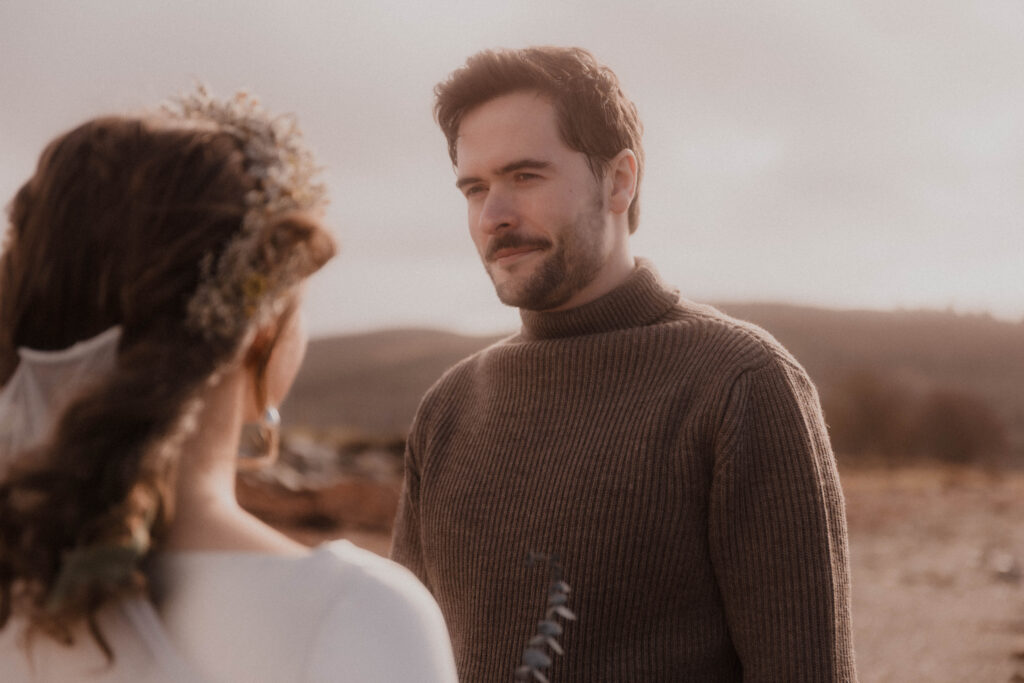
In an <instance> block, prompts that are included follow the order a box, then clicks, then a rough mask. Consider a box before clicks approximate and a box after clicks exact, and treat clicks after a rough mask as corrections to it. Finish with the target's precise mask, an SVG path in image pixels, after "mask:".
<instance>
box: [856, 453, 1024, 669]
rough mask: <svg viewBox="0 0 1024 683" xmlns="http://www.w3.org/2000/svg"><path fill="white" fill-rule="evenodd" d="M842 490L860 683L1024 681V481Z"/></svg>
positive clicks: (913, 480) (976, 476) (859, 478)
mask: <svg viewBox="0 0 1024 683" xmlns="http://www.w3.org/2000/svg"><path fill="white" fill-rule="evenodd" d="M842 479H843V488H844V490H845V492H846V502H847V520H848V523H849V529H850V555H851V560H852V574H853V616H854V630H855V633H854V644H855V647H856V653H857V668H858V671H859V674H860V680H861V681H862V682H863V683H890V682H891V683H896V682H897V681H898V682H900V683H903V682H907V681H928V682H934V683H947V682H948V683H975V682H978V683H1007V682H1011V681H1012V682H1021V681H1024V578H1022V567H1024V475H1021V474H1015V475H1012V476H1011V475H986V474H983V473H977V472H963V471H956V470H948V469H908V470H872V471H857V470H853V471H849V472H845V473H844V474H843V477H842Z"/></svg>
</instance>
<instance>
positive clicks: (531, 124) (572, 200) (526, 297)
mask: <svg viewBox="0 0 1024 683" xmlns="http://www.w3.org/2000/svg"><path fill="white" fill-rule="evenodd" d="M456 155H457V158H458V164H457V167H456V173H457V175H458V180H457V183H456V184H457V186H458V187H459V189H460V190H461V191H462V193H463V194H464V195H465V197H466V201H467V203H468V209H469V232H470V235H471V236H472V238H473V242H474V243H475V244H476V248H477V252H479V254H480V258H481V259H482V260H483V263H484V267H485V268H486V269H487V273H488V274H489V275H490V276H491V280H492V281H493V282H494V288H495V290H496V291H497V293H498V298H499V299H501V301H502V302H503V303H505V304H508V305H509V306H516V307H518V308H525V309H530V310H539V311H543V310H561V309H567V308H572V307H574V306H577V305H579V304H580V303H584V302H585V301H586V300H589V299H588V296H587V287H588V285H590V284H591V283H593V282H594V281H595V279H596V278H597V277H598V276H599V275H600V274H601V272H602V270H603V269H605V268H606V267H607V264H608V262H609V258H610V255H611V253H612V252H613V250H614V249H615V248H616V245H615V243H614V240H613V239H612V236H611V233H612V230H611V228H610V227H609V223H608V219H607V216H608V212H607V210H606V207H605V197H604V192H605V191H604V183H603V182H602V181H600V180H598V179H597V178H595V176H594V174H593V172H592V171H591V170H590V166H589V165H588V164H587V158H586V156H585V155H584V154H582V153H581V152H577V151H575V150H572V149H570V148H569V147H568V146H566V144H565V143H564V142H563V141H562V138H561V135H560V134H559V132H558V122H557V115H556V112H555V108H554V107H553V106H552V104H551V103H550V102H549V101H548V100H547V99H546V98H544V97H543V96H541V95H538V94H536V93H532V92H518V93H512V94H509V95H503V96H501V97H498V98H495V99H493V100H490V101H488V102H485V103H484V104H482V105H480V106H479V107H477V108H476V109H472V110H470V111H469V113H467V114H466V115H465V117H464V118H463V120H462V123H461V125H460V126H459V135H458V139H457V140H456Z"/></svg>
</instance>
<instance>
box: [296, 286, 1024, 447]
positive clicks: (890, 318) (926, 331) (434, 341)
mask: <svg viewBox="0 0 1024 683" xmlns="http://www.w3.org/2000/svg"><path fill="white" fill-rule="evenodd" d="M719 307H720V308H721V309H722V310H723V311H725V312H727V313H728V314H729V315H733V316H735V317H737V318H742V319H744V320H749V321H750V322H753V323H755V324H757V325H760V326H761V327H763V328H765V329H766V330H768V331H769V332H770V333H772V334H773V335H774V336H775V337H776V338H777V339H778V340H779V341H781V342H782V343H783V344H784V345H785V346H786V347H787V348H789V350H790V351H791V352H792V353H793V354H794V355H795V356H796V357H797V359H798V360H799V361H800V362H801V363H802V364H803V365H804V367H805V368H806V369H807V371H808V372H809V373H810V374H811V376H812V377H813V378H814V380H815V382H816V383H817V384H818V387H819V390H820V391H821V393H822V395H823V396H826V395H827V394H828V392H829V391H831V390H832V389H833V388H834V387H835V386H837V384H839V383H841V382H842V381H843V380H844V378H846V377H848V376H849V375H850V374H851V373H855V372H861V371H865V370H868V371H871V372H873V373H876V374H877V375H879V376H882V377H888V378H892V379H894V380H898V381H899V382H900V383H901V384H903V385H906V386H910V387H915V388H917V389H920V390H921V391H928V390H934V389H950V390H955V391H959V392H965V393H969V394H971V395H974V396H977V397H979V398H981V399H983V400H985V401H986V402H987V403H988V404H990V405H991V406H992V407H993V408H994V409H995V410H996V411H997V413H998V414H999V415H1000V417H1001V418H1002V419H1003V420H1004V421H1005V422H1006V423H1007V425H1008V426H1009V427H1010V431H1011V435H1012V437H1013V440H1014V442H1015V443H1017V444H1024V324H1021V323H1007V322H1002V321H999V320H995V319H993V318H990V317H988V316H978V315H968V316H964V315H957V314H954V313H948V312H934V311H894V312H877V311H837V310H828V309H817V308H807V307H799V306H788V305H779V304H737V303H732V304H722V305H720V306H719ZM497 339H498V337H468V336H463V335H458V334H453V333H448V332H440V331H434V330H419V329H417V330H409V329H396V330H386V331H381V332H373V333H369V334H360V335H352V336H340V337H332V338H326V339H318V340H314V341H313V342H312V343H311V344H310V348H309V351H308V354H307V357H306V362H305V364H304V366H303V369H302V371H301V373H300V375H299V377H298V379H297V381H296V384H295V387H294V389H293V391H292V396H291V397H290V398H289V400H288V402H287V403H286V404H285V406H284V408H283V412H284V415H285V418H286V419H287V420H288V421H289V422H290V423H292V424H306V425H309V426H313V427H321V428H323V427H331V426H340V425H344V426H350V427H355V428H357V429H360V430H364V431H367V432H371V433H392V434H393V433H396V432H397V433H404V432H405V431H406V430H407V429H408V426H409V422H410V421H411V420H412V417H413V414H414V413H415V410H416V406H417V405H418V403H419V399H420V397H421V396H422V395H423V392H424V391H426V390H427V388H429V387H430V385H431V384H432V383H433V382H434V381H435V380H436V379H437V378H438V377H440V375H441V374H442V373H443V372H444V371H445V369H447V368H448V367H450V366H451V365H453V364H454V363H455V362H457V361H458V360H460V359H461V358H463V357H465V356H467V355H469V354H471V353H473V352H474V351H477V350H478V349H482V348H484V347H485V346H488V345H489V344H491V343H493V342H495V341H497Z"/></svg>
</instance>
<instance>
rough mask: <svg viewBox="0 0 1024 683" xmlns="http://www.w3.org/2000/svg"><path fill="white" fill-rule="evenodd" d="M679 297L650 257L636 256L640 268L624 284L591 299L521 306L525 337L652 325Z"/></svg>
mask: <svg viewBox="0 0 1024 683" xmlns="http://www.w3.org/2000/svg"><path fill="white" fill-rule="evenodd" d="M678 300H679V293H678V292H677V291H676V290H674V289H669V288H668V287H666V286H665V284H664V283H662V281H661V278H660V277H659V276H658V272H657V271H656V270H655V269H654V266H653V265H652V264H651V262H650V261H648V260H647V259H642V258H638V259H636V268H635V269H634V270H633V272H632V273H631V274H630V275H629V277H628V278H626V281H625V282H623V283H622V284H621V285H619V286H618V287H616V288H615V289H613V290H612V291H610V292H608V293H607V294H605V295H604V296H601V297H599V298H597V299H595V300H593V301H591V302H589V303H586V304H583V305H582V306H577V307H576V308H570V309H568V310H565V311H528V310H525V309H520V311H519V315H520V317H521V318H522V320H523V332H522V333H523V337H524V338H526V339H556V338H559V337H578V336H583V335H587V334H598V333H601V332H611V331H613V330H623V329H628V328H631V327H641V326H643V325H649V324H651V323H653V322H654V321H656V320H658V319H659V318H661V317H662V316H663V315H665V313H667V312H668V310H669V309H670V308H672V306H674V305H675V304H676V302H677V301H678Z"/></svg>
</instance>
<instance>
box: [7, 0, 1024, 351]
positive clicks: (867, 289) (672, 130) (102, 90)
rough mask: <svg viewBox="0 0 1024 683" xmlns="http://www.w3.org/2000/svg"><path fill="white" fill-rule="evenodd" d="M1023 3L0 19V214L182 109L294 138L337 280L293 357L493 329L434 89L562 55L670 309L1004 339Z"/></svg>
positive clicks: (1015, 226)
mask: <svg viewBox="0 0 1024 683" xmlns="http://www.w3.org/2000/svg"><path fill="white" fill-rule="evenodd" d="M1022 36H1024V2H1021V0H972V1H970V2H968V1H965V0H865V1H859V2H820V1H810V0H808V1H806V2H805V1H802V0H761V1H759V2H750V1H749V0H745V1H743V2H739V1H723V0H706V1H703V2H686V1H685V0H675V1H673V2H668V1H644V0H635V1H634V2H628V3H627V2H624V1H622V0H620V1H619V2H615V3H605V2H599V1H595V0H586V1H584V0H580V1H568V0H533V1H528V2H503V3H489V2H485V1H484V0H475V1H466V2H463V1H457V0H433V1H431V2H423V1H417V2H412V1H407V2H397V1H387V0H375V1H373V2H355V1H353V0H346V1H337V0H331V1H321V2H301V1H299V0H292V1H290V2H283V1H274V0H250V1H247V2H243V1H240V0H237V1H233V2H226V1H220V2H214V1H209V0H203V1H198V0H191V1H185V0H173V1H167V2H158V1H155V0H152V1H151V0H102V1H101V0H79V1H72V0H68V1H66V2H53V1H46V0H0V98H2V102H0V197H2V200H3V202H6V201H7V200H8V199H9V198H10V197H11V196H12V195H13V194H14V192H15V190H16V189H17V187H18V186H19V185H20V184H21V182H23V181H24V180H25V179H26V178H27V177H28V176H29V175H30V173H31V172H32V169H33V167H34V165H35V161H36V158H37V156H38V154H39V151H40V150H41V149H42V147H43V146H44V145H45V144H46V142H47V141H48V140H49V139H51V138H52V137H53V136H54V135H56V134H57V133H59V132H61V131H63V130H65V129H67V128H69V127H71V126H73V125H75V124H77V123H79V122H81V121H82V120H84V119H86V118H88V117H90V116H94V115H97V114H102V113H110V112H119V111H131V110H135V109H138V108H140V107H144V106H148V105H152V104H154V103H157V102H159V101H160V100H162V99H163V98H164V97H166V96H167V95H170V94H173V93H176V92H181V91H185V90H189V89H190V88H191V86H192V84H193V83H194V82H195V81H196V80H202V81H204V82H206V83H208V84H209V85H210V86H211V87H212V89H213V90H214V91H215V92H218V93H220V94H226V93H230V92H231V91H233V90H235V89H237V88H239V87H244V88H247V89H250V90H251V91H252V92H254V93H256V94H257V95H259V96H260V97H261V98H262V99H263V100H264V102H265V103H266V104H267V106H268V107H269V108H271V109H272V110H275V111H294V112H296V113H297V114H298V116H299V119H300V121H301V122H302V125H303V128H304V129H305V131H306V135H307V138H308V139H309V141H310V144H311V145H312V146H313V148H314V149H315V150H316V151H317V153H318V157H319V159H320V160H321V162H322V163H323V164H325V165H326V166H327V168H328V173H327V181H328V184H329V187H330V191H331V195H332V200H333V201H332V206H331V209H330V213H329V222H330V224H331V226H332V228H333V229H334V231H335V233H336V235H337V236H338V238H339V240H340V242H341V243H342V245H343V252H342V254H341V255H340V257H339V258H338V259H336V260H335V261H334V262H332V263H331V264H330V265H329V266H328V267H327V269H326V270H325V271H324V272H323V273H322V274H320V275H318V276H317V277H316V278H315V279H314V281H313V283H312V287H311V290H310V296H309V301H308V306H307V311H308V314H309V317H310V322H311V328H312V330H313V332H314V333H317V334H325V333H330V332H351V331H358V330H367V329H373V328H379V327H398V326H430V327H446V328H454V329H457V330H461V331H467V332H493V331H498V330H507V329H512V328H514V327H516V326H517V324H518V317H517V315H516V313H515V311H514V310H512V309H507V308H505V307H503V306H502V305H501V304H500V303H499V302H498V301H497V299H496V298H495V296H494V293H493V290H492V288H491V285H490V282H489V280H488V279H487V278H486V275H484V272H483V268H482V266H481V265H480V264H479V261H478V259H477V256H476V253H475V251H474V249H473V247H472V244H471V242H470V240H469V237H468V233H467V230H466V223H465V206H464V200H463V199H462V197H461V196H460V195H459V194H458V192H457V191H456V190H455V189H454V186H453V180H454V176H453V172H452V169H451V166H450V164H449V162H448V159H447V154H446V150H445V144H444V140H443V137H442V136H441V134H440V132H439V131H438V130H437V129H436V126H435V125H434V123H433V120H432V118H431V104H432V89H433V86H434V84H435V83H436V82H437V81H439V80H441V79H443V78H444V77H445V76H446V75H447V73H448V72H449V71H451V70H452V69H454V68H455V67H457V66H459V65H460V64H461V63H462V62H463V61H464V60H465V58H466V57H467V56H468V55H469V54H471V53H473V52H475V51H477V50H479V49H483V48H487V47H522V46H528V45H537V44H562V45H569V44H572V45H581V46H583V47H586V48H588V49H590V50H591V51H592V52H594V54H595V55H597V57H598V58H599V59H600V60H602V61H603V62H605V63H606V64H608V65H609V66H611V67H612V68H613V69H614V70H615V71H616V72H617V73H618V75H619V77H620V80H621V81H622V83H623V86H624V88H625V89H626V91H627V92H628V93H629V94H630V96H631V97H632V98H633V99H634V101H635V102H636V103H637V106H638V107H639V110H640V114H641V117H642V118H643V120H644V124H645V129H646V133H645V149H646V153H647V167H646V171H645V180H644V185H643V188H642V189H643V192H642V197H643V204H642V216H641V224H640V229H639V231H638V232H637V234H636V235H634V237H633V242H634V244H633V248H634V252H635V253H637V254H639V255H645V256H650V257H652V258H653V259H654V261H655V263H656V265H657V266H658V268H659V270H660V271H661V273H662V276H663V277H664V278H665V279H666V280H668V281H670V282H672V283H673V284H675V285H676V286H678V287H679V288H680V289H681V291H682V293H683V294H684V296H687V297H688V298H691V299H697V300H702V301H729V300H743V301H786V302H793V303H802V304H811V305H821V306H830V307H843V308H882V309H888V308H897V307H904V308H918V307H926V308H947V307H952V308H954V309H955V310H958V311H964V312H980V311H991V312H992V313H994V314H996V315H998V316H1000V317H1004V318H1008V319H1012V320H1021V319H1022V318H1024V277H1022V275H1021V273H1022V272H1024V38H1022Z"/></svg>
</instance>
